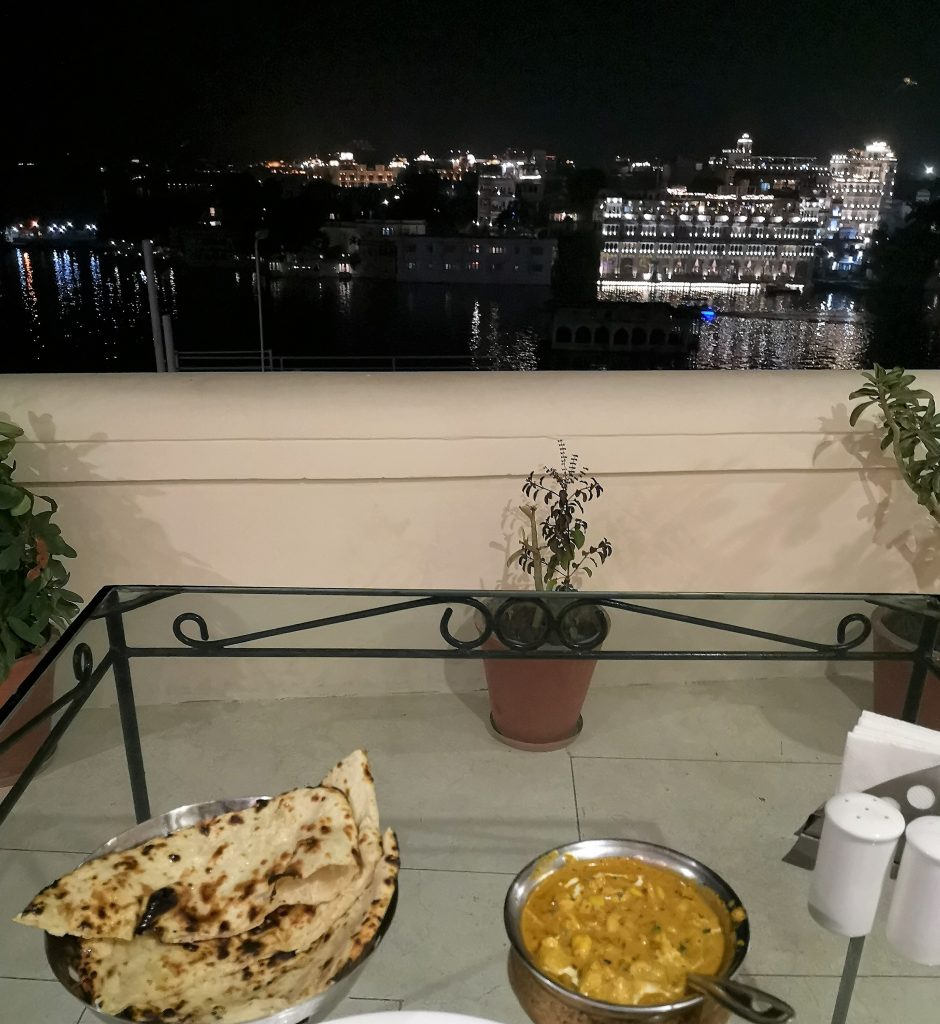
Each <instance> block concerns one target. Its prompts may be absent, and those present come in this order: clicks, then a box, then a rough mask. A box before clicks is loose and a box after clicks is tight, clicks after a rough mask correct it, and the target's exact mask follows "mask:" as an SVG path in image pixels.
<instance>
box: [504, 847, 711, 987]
mask: <svg viewBox="0 0 940 1024" xmlns="http://www.w3.org/2000/svg"><path fill="white" fill-rule="evenodd" d="M522 937H523V941H524V942H525V946H526V949H527V950H528V952H529V955H530V956H531V958H532V961H533V962H534V964H535V965H536V967H538V968H539V970H541V971H542V972H543V973H545V974H547V975H548V976H549V977H550V978H551V979H552V980H553V981H556V982H558V983H559V984H561V985H564V986H565V988H569V989H572V990H573V991H575V992H580V993H581V995H584V996H587V997H588V998H590V999H597V1000H600V1001H601V1002H606V1003H618V1004H621V1005H627V1006H637V1005H644V1004H645V1005H650V1004H655V1003H668V1002H672V1001H674V1000H676V999H681V998H682V997H683V996H684V995H685V992H686V974H687V973H688V972H689V971H695V972H697V973H699V974H717V973H718V971H719V970H720V968H721V965H722V961H723V958H724V952H725V936H724V932H723V930H722V926H721V922H720V921H719V919H718V914H717V913H716V910H715V909H714V908H713V906H712V905H711V904H710V903H709V902H708V901H707V900H706V898H705V897H704V896H703V894H702V891H701V890H700V889H699V887H698V886H697V885H695V884H694V883H693V882H690V881H688V880H687V879H685V878H683V877H682V876H681V875H678V874H676V873H675V872H673V871H667V870H666V869H664V868H659V867H655V866H654V865H652V864H648V863H646V862H645V861H641V860H636V859H634V858H627V857H604V858H601V859H599V860H595V861H577V860H571V862H570V863H568V864H566V865H565V867H563V868H561V869H560V870H559V871H556V872H554V873H553V874H551V875H549V876H548V878H546V879H544V880H543V881H542V882H540V883H539V884H538V885H537V886H536V888H535V889H534V890H533V891H532V894H531V896H530V897H529V899H528V900H527V901H526V904H525V907H524V908H523V912H522Z"/></svg>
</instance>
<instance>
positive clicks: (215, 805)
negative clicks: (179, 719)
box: [45, 796, 398, 1024]
mask: <svg viewBox="0 0 940 1024" xmlns="http://www.w3.org/2000/svg"><path fill="white" fill-rule="evenodd" d="M266 799H268V798H267V797H260V796H243V797H236V798H235V799H232V800H214V801H212V802H210V803H204V804H189V806H187V807H177V808H176V809H175V810H172V811H168V812H167V813H166V814H161V815H160V816H159V817H156V818H150V819H149V820H148V821H142V822H141V823H140V824H139V825H135V826H134V827H133V828H129V829H128V830H127V831H126V832H122V833H121V834H120V835H118V836H115V837H114V838H113V839H109V840H108V841H107V842H106V843H105V844H104V845H103V846H99V847H98V849H97V850H95V852H94V853H92V854H91V855H90V856H88V857H86V858H85V860H94V859H95V858H96V857H103V856H104V855H105V854H106V853H113V852H115V851H121V850H128V849H130V848H131V847H132V846H138V845H140V844H141V843H145V842H147V840H148V839H157V838H160V837H162V836H168V835H169V834H170V833H171V832H176V831H178V830H179V829H181V828H187V827H189V826H190V825H198V824H199V822H200V821H206V820H207V819H208V818H215V817H217V816H218V815H220V814H227V813H228V812H229V811H243V810H246V809H247V808H249V807H252V806H254V804H255V803H256V802H257V801H258V800H266ZM397 903H398V884H397V882H396V885H395V892H394V894H393V895H392V900H391V903H389V906H388V911H387V913H386V914H385V918H384V919H383V921H382V924H381V925H380V926H379V929H378V931H377V932H376V935H375V938H374V939H373V940H372V942H371V943H370V944H369V945H368V946H367V947H366V948H365V949H364V950H363V952H362V953H361V955H360V956H359V958H358V959H357V960H356V962H355V963H354V964H350V965H348V966H347V967H346V968H344V969H343V971H341V972H340V974H338V975H337V976H336V977H335V978H334V979H333V981H332V983H331V984H330V987H329V988H328V989H326V991H324V992H320V993H319V994H318V995H315V996H311V997H310V998H309V999H305V1000H304V1001H303V1002H302V1003H298V1005H297V1006H291V1007H289V1008H288V1009H286V1010H281V1011H280V1012H279V1013H275V1014H272V1015H271V1016H268V1017H256V1018H254V1019H253V1020H252V1021H248V1022H246V1024H301V1022H302V1021H308V1022H309V1024H316V1022H317V1021H321V1020H323V1019H324V1018H325V1017H327V1016H329V1014H330V1013H332V1012H333V1010H335V1009H336V1007H337V1006H338V1005H339V1004H340V1003H341V1002H342V1000H343V999H345V997H346V996H347V995H348V994H349V991H350V989H351V988H352V987H353V985H354V984H355V982H356V979H357V978H358V977H359V974H360V973H361V971H362V969H363V967H364V966H365V964H366V961H367V960H368V959H369V956H370V955H371V953H372V951H373V950H374V949H375V948H376V947H377V946H378V944H379V943H380V942H381V941H382V937H383V936H384V935H385V933H386V932H387V931H388V929H389V926H390V925H391V923H392V918H393V917H394V916H395V907H396V905H397ZM45 939H46V942H45V945H46V958H47V960H48V961H49V966H50V967H51V968H52V973H53V974H54V975H55V976H56V977H57V978H58V979H59V981H60V982H61V983H62V985H63V986H64V987H65V988H66V989H67V990H68V991H69V992H70V993H71V994H72V995H73V996H74V997H75V998H76V999H77V1000H78V1001H79V1002H80V1003H81V1004H82V1006H86V1007H88V1009H89V1010H90V1011H91V1012H92V1013H93V1014H94V1015H95V1016H96V1017H97V1018H98V1019H99V1020H103V1021H107V1022H108V1024H127V1019H126V1018H124V1017H115V1016H113V1015H112V1014H110V1013H105V1012H104V1011H103V1010H99V1009H98V1008H97V1007H96V1006H94V1005H93V1004H92V1003H91V1002H90V1001H89V1000H88V997H87V996H86V994H85V992H84V991H83V990H82V988H81V986H80V985H79V983H78V976H77V972H76V970H75V965H76V964H77V962H78V953H79V940H78V939H76V938H75V937H74V936H71V935H65V936H57V935H49V934H48V933H46V937H45Z"/></svg>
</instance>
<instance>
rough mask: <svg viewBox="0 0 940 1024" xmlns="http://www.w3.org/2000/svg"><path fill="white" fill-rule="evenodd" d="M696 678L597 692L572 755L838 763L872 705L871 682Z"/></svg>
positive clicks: (587, 707) (694, 669)
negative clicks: (855, 727)
mask: <svg viewBox="0 0 940 1024" xmlns="http://www.w3.org/2000/svg"><path fill="white" fill-rule="evenodd" d="M632 669H633V666H632V665H630V666H629V667H628V668H627V669H624V671H629V670H632ZM639 670H640V671H642V666H640V669H639ZM697 671H701V669H700V668H699V667H698V666H696V665H691V666H690V667H689V673H690V678H691V680H693V681H688V682H666V681H663V682H654V683H641V682H635V683H634V684H633V685H631V686H597V687H593V688H592V689H591V691H590V692H589V694H588V699H587V703H586V705H585V709H584V722H585V727H584V732H583V733H582V734H581V736H580V737H579V738H578V740H577V743H576V744H575V746H573V747H572V753H573V754H575V755H584V756H607V757H655V758H663V757H666V758H689V759H697V758H707V759H712V758H714V757H715V756H716V755H717V756H718V758H719V759H720V760H729V761H824V762H836V761H841V759H842V749H843V747H844V746H845V735H846V733H847V732H848V731H849V730H850V729H851V728H852V726H853V725H854V724H855V723H856V721H857V720H858V716H859V714H860V712H861V709H862V707H867V706H869V703H870V692H871V682H870V681H868V682H865V681H862V680H858V679H851V678H843V679H839V680H838V682H834V681H830V680H829V679H827V678H825V677H824V676H823V675H820V676H819V677H818V678H801V677H799V676H791V677H782V678H779V679H733V680H725V681H721V682H700V681H697V680H695V676H694V673H695V672H697Z"/></svg>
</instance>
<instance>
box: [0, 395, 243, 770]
mask: <svg viewBox="0 0 940 1024" xmlns="http://www.w3.org/2000/svg"><path fill="white" fill-rule="evenodd" d="M12 418H13V417H12V416H11V415H10V414H8V413H6V412H5V411H3V410H0V420H9V419H12ZM28 424H29V425H28V428H27V434H28V435H29V436H30V437H31V438H35V441H32V443H30V442H21V443H20V445H19V446H18V448H17V452H18V454H19V456H20V457H19V460H18V465H17V468H16V478H17V479H18V480H19V481H20V482H21V483H22V484H23V485H24V486H27V487H29V488H30V489H33V490H36V489H38V490H40V491H42V492H43V493H45V492H47V491H51V492H53V494H54V496H55V498H56V500H57V501H58V503H59V506H60V507H59V510H58V516H57V518H58V521H59V522H60V523H61V524H62V528H63V532H64V533H65V535H66V536H67V537H68V538H69V541H70V542H71V544H72V545H73V546H74V548H75V549H76V551H77V552H78V556H77V558H75V559H74V561H73V563H72V565H71V566H70V568H71V570H72V580H71V582H70V583H69V587H70V589H74V590H77V591H78V592H79V594H80V595H81V597H82V598H83V599H84V601H86V602H87V601H90V600H91V599H92V598H93V597H94V596H95V590H96V588H97V587H98V586H99V585H106V584H109V583H115V584H120V583H131V584H138V583H149V582H159V581H151V580H143V579H141V574H142V570H141V568H140V565H141V564H142V563H143V564H147V565H161V566H166V567H167V572H166V575H168V576H171V577H172V579H173V580H174V581H180V582H185V581H187V580H188V578H189V577H190V576H191V575H193V574H195V573H198V576H199V579H200V580H201V581H203V582H205V583H214V582H218V583H225V582H228V581H226V580H224V579H222V578H221V577H219V576H218V575H217V574H215V573H213V572H212V570H211V567H209V566H207V565H206V564H205V563H204V562H202V561H200V560H199V559H197V558H195V557H193V556H191V555H189V554H186V553H184V552H180V551H178V550H177V549H176V548H174V547H173V545H172V544H171V543H170V541H169V538H168V537H167V534H166V532H165V531H164V529H163V528H162V526H160V524H159V523H157V522H155V521H154V520H153V519H150V518H149V517H147V516H146V515H144V514H143V513H142V511H141V509H140V506H139V504H138V500H137V498H138V496H139V497H144V498H147V497H153V496H158V495H161V494H162V493H163V492H162V490H161V489H160V488H155V487H146V488H144V487H137V488H135V494H134V495H133V496H131V495H129V494H128V493H127V489H126V488H125V487H122V486H120V485H115V484H114V483H113V482H112V481H109V480H107V479H106V478H104V477H102V476H101V475H100V474H99V473H96V472H95V470H94V467H93V462H92V461H90V456H91V455H92V453H93V452H95V450H96V449H97V448H99V447H100V446H101V445H102V444H105V443H106V442H107V441H108V438H107V436H106V435H105V434H103V433H101V434H96V435H93V436H92V438H91V439H90V440H88V441H83V442H68V443H66V442H62V441H58V440H57V439H56V434H57V429H56V425H55V421H54V419H53V416H52V415H51V414H49V413H29V414H28ZM24 425H25V424H24ZM49 480H52V481H59V480H62V481H67V482H65V483H46V482H45V481H49ZM91 489H94V490H95V491H97V492H98V500H97V501H96V500H95V499H94V498H93V497H91V496H90V495H89V494H88V491H89V490H91ZM102 491H104V497H103V498H102V497H101V494H102ZM99 502H100V503H99ZM155 607H159V605H158V606H155ZM127 629H128V637H129V639H130V640H131V641H132V640H133V634H132V632H131V631H132V629H133V623H132V619H131V618H130V617H129V618H128V620H127ZM234 631H237V628H236V629H235V630H234ZM166 636H167V639H168V641H171V640H172V633H171V620H170V619H168V621H167V623H166ZM82 639H83V640H84V641H86V642H87V643H88V644H89V645H90V647H91V649H92V654H93V657H94V660H95V662H97V661H98V660H100V658H101V657H102V656H103V655H104V652H105V649H106V647H107V636H106V632H105V628H104V624H103V623H93V624H90V625H89V627H88V628H87V629H86V630H85V632H84V633H83V636H82ZM68 663H69V658H68V657H66V658H65V664H64V665H63V667H62V671H61V673H57V678H56V687H57V689H58V690H63V691H64V689H65V688H67V686H68V685H70V683H71V673H70V671H69V667H68ZM153 664H154V671H157V672H159V671H165V664H166V663H165V662H154V663H153ZM138 671H140V669H138ZM60 676H61V678H60ZM94 699H95V698H93V700H94ZM100 719H101V720H100V721H96V726H95V731H94V735H90V734H89V733H85V732H82V731H81V730H76V729H72V730H71V731H70V734H69V736H68V738H67V741H66V742H64V743H63V744H61V746H60V750H59V752H58V753H57V755H56V757H55V758H54V760H53V761H52V762H51V763H50V766H49V769H48V770H49V771H50V772H53V773H54V772H56V771H57V770H58V769H61V768H62V767H63V766H64V765H67V764H70V763H74V762H76V761H80V760H82V759H84V758H85V757H88V756H91V755H92V754H96V753H100V752H101V751H103V750H105V749H109V748H112V747H119V746H121V745H122V743H123V740H122V737H121V728H120V723H119V722H118V720H117V715H116V714H114V715H109V716H103V715H102V716H100ZM105 719H107V720H105ZM140 726H141V733H142V734H143V735H145V736H146V735H147V734H148V732H152V731H157V732H159V731H162V727H160V726H154V727H152V728H151V727H148V721H147V718H146V716H142V717H141V722H140Z"/></svg>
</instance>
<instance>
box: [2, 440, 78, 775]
mask: <svg viewBox="0 0 940 1024" xmlns="http://www.w3.org/2000/svg"><path fill="white" fill-rule="evenodd" d="M22 433H23V431H22V430H21V429H20V428H19V427H18V426H16V425H15V424H13V423H3V422H0V710H2V708H3V706H4V705H5V704H6V703H7V701H8V700H9V699H10V698H11V697H12V696H13V694H14V693H16V691H17V689H18V688H19V686H20V684H21V683H22V682H23V681H24V680H25V679H26V677H27V676H28V675H29V674H30V672H32V670H33V669H34V668H35V667H36V665H37V664H38V662H39V659H40V658H41V657H42V655H43V653H44V650H45V648H46V647H47V646H48V644H49V643H50V641H51V640H52V639H53V638H54V636H55V635H56V633H57V631H59V630H62V629H64V628H65V627H66V625H67V624H68V622H69V620H70V619H71V618H72V617H73V616H74V615H75V613H76V612H77V611H78V606H79V604H80V603H81V598H80V597H78V595H77V594H73V593H72V592H71V591H69V590H66V589H65V585H66V584H67V583H68V579H69V574H68V573H67V572H66V570H65V567H64V566H63V564H62V562H61V561H59V558H60V557H63V558H74V557H75V552H74V551H73V550H72V548H70V547H69V545H68V544H66V543H65V541H64V540H63V539H62V533H61V531H60V530H59V527H58V526H56V525H55V523H53V522H52V517H53V515H54V514H55V512H56V511H57V506H56V503H55V502H54V501H53V500H52V498H46V497H43V496H41V495H34V494H33V493H32V492H31V491H29V490H28V489H27V488H25V487H23V486H22V485H21V484H18V483H16V482H15V481H14V480H13V471H14V470H15V468H16V463H15V462H13V461H12V460H11V459H10V456H11V454H12V452H13V447H14V445H15V444H16V439H17V438H18V437H20V436H21V435H22ZM40 501H42V502H45V504H46V505H47V506H48V508H46V509H44V510H42V511H40V510H39V507H38V502H40ZM52 697H53V679H52V670H51V669H50V670H49V671H47V672H45V673H44V674H43V676H42V678H41V679H40V680H39V681H38V682H37V683H36V684H35V685H34V686H33V687H32V689H31V690H30V692H29V694H28V695H27V696H26V697H25V698H24V699H23V700H21V701H20V703H19V705H18V706H17V707H16V709H15V710H14V711H13V713H12V715H10V716H9V717H8V718H7V719H6V720H5V721H4V722H3V724H2V725H0V740H2V739H5V738H6V737H7V736H9V735H10V734H11V733H12V732H14V731H15V730H16V729H18V728H19V727H20V726H22V725H24V724H25V723H26V722H27V721H28V720H29V719H30V718H32V717H33V716H34V715H35V714H37V713H38V712H39V711H41V710H42V709H43V708H44V707H47V706H48V705H49V704H50V703H51V702H52ZM49 728H50V726H49V722H48V721H46V722H44V723H42V724H41V725H39V726H37V727H36V728H35V729H33V730H32V731H31V732H29V733H27V734H26V736H24V737H23V739H22V740H21V741H20V742H19V743H16V744H14V746H13V747H12V748H11V749H10V750H8V751H7V752H6V753H5V754H3V755H0V787H5V786H10V785H12V784H13V783H14V782H15V781H16V779H17V778H18V777H19V775H20V772H21V771H22V769H23V768H24V767H25V766H26V764H27V763H28V762H29V761H30V759H31V758H32V756H33V755H34V754H35V753H36V751H37V750H38V748H39V746H40V744H41V743H42V742H43V740H44V739H45V738H46V736H48V734H49Z"/></svg>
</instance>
